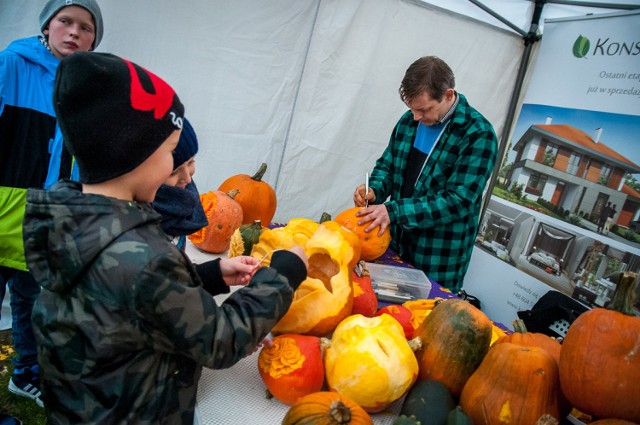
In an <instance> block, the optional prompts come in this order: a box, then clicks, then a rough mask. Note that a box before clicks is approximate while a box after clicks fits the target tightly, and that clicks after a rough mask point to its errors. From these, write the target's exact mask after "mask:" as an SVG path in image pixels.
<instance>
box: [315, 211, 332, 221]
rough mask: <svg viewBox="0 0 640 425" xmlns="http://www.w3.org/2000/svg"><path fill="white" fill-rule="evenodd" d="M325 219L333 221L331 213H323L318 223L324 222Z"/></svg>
mask: <svg viewBox="0 0 640 425" xmlns="http://www.w3.org/2000/svg"><path fill="white" fill-rule="evenodd" d="M325 221H331V214H329V213H328V212H323V213H322V215H321V216H320V221H319V222H318V223H320V224H322V223H324V222H325Z"/></svg>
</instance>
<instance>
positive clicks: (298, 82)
mask: <svg viewBox="0 0 640 425" xmlns="http://www.w3.org/2000/svg"><path fill="white" fill-rule="evenodd" d="M485 3H486V5H487V6H488V8H490V9H491V10H493V11H495V12H496V13H497V14H500V15H501V16H504V17H505V18H504V19H505V20H506V21H508V22H510V23H512V24H514V25H515V26H517V27H518V28H521V29H522V32H520V31H515V30H514V29H513V28H511V27H510V26H509V25H505V23H504V22H503V21H501V20H499V19H497V18H495V17H493V16H492V15H490V14H489V13H487V12H486V11H484V10H483V9H482V8H480V7H478V6H477V5H475V4H473V3H472V2H467V1H462V0H446V1H439V2H438V6H437V7H436V6H432V5H430V4H428V3H425V2H422V1H417V0H414V1H411V0H375V1H373V0H296V1H292V0H271V1H269V2H264V1H260V0H236V1H233V2H229V1H225V0H188V1H185V2H179V3H176V2H165V1H163V0H136V1H130V0H108V1H105V0H103V1H101V2H100V4H101V8H102V12H103V16H104V22H105V33H104V38H103V40H102V44H101V45H100V46H99V48H98V51H102V52H112V53H114V54H117V55H120V56H123V57H126V58H128V59H130V60H133V61H134V62H136V63H138V64H140V65H142V66H144V67H146V68H148V69H150V70H152V71H153V72H155V73H156V74H158V75H159V76H161V77H162V78H164V79H165V80H167V81H168V82H169V83H170V84H171V85H172V86H173V87H174V88H175V89H176V91H177V92H178V94H179V96H180V98H181V100H182V101H183V103H184V104H185V106H186V115H187V117H188V118H189V120H190V121H191V122H192V123H193V125H194V127H195V130H196V133H197V135H198V139H199V142H200V152H199V153H198V156H197V161H196V163H197V172H196V175H195V181H196V183H197V185H198V187H199V189H200V191H201V192H206V191H209V190H216V189H217V188H218V186H219V184H220V183H221V182H222V181H223V180H225V179H226V178H227V177H229V176H231V175H234V174H253V173H254V172H255V171H257V169H258V167H259V165H260V164H261V163H262V162H266V163H267V164H268V167H269V168H268V170H267V173H266V174H265V176H264V180H265V181H266V182H268V183H269V184H271V185H272V186H273V187H274V188H275V189H276V194H277V198H278V209H277V211H276V216H275V220H276V221H279V222H286V221H287V220H289V219H290V218H292V217H308V218H319V217H320V215H321V213H322V212H325V211H326V212H329V213H330V214H332V215H335V214H337V213H338V212H339V211H341V210H342V209H345V208H347V207H349V206H352V193H353V190H354V188H355V187H356V186H357V185H358V184H360V183H363V182H364V176H365V173H366V172H368V171H370V170H371V168H372V167H373V165H374V163H375V160H376V159H377V158H378V157H379V156H380V154H381V153H382V151H383V149H384V148H385V146H386V144H387V142H388V138H389V135H390V133H391V130H392V128H393V126H394V124H395V122H396V121H397V119H398V118H399V117H400V115H401V114H402V113H403V112H404V111H405V110H406V107H405V105H404V104H403V103H402V102H401V101H400V99H399V97H398V94H397V88H398V85H399V83H400V80H401V79H402V76H403V75H404V71H405V69H406V68H407V67H408V65H409V64H410V63H411V62H413V61H414V60H415V59H417V58H418V57H420V56H424V55H437V56H440V57H441V58H443V59H444V60H445V61H446V62H447V63H448V64H449V65H450V66H451V67H452V69H453V70H454V72H455V74H456V83H457V84H456V86H457V87H456V88H457V89H458V90H459V91H460V92H461V93H463V94H465V95H466V96H467V98H468V100H469V101H470V103H471V104H472V105H474V106H475V107H476V108H477V109H478V110H480V111H481V112H482V113H483V114H485V115H486V116H487V118H488V119H489V120H490V121H491V122H492V123H493V124H494V127H495V128H496V132H497V133H498V135H500V134H502V132H503V130H504V127H505V123H506V124H507V125H509V124H510V122H507V121H509V120H508V115H509V110H510V109H512V108H511V105H510V101H511V98H512V95H513V93H514V88H515V87H516V85H518V84H520V82H519V81H518V75H519V74H518V72H519V69H520V63H521V61H522V57H523V52H524V51H525V46H524V43H523V40H522V33H526V32H528V31H529V27H530V21H531V16H532V14H533V8H534V3H533V2H530V1H526V0H519V1H515V0H493V1H490V2H489V1H486V2H485ZM618 3H626V2H623V1H620V2H618ZM43 4H44V0H40V1H36V0H27V1H20V2H17V1H8V0H4V1H0V28H2V30H1V32H0V48H1V49H3V48H4V47H6V45H8V44H9V43H10V42H11V41H12V40H13V39H15V38H19V37H23V36H29V35H34V34H37V33H38V32H39V29H38V23H37V16H38V14H39V12H40V10H41V8H42V6H43ZM547 6H548V7H546V8H545V9H544V12H543V18H544V17H546V18H548V17H558V16H576V15H580V14H584V13H594V10H596V9H595V8H583V7H575V6H567V5H551V4H549V5H547ZM552 6H553V7H552ZM568 9H571V10H568ZM585 11H586V12H585ZM598 11H599V12H611V11H614V10H603V9H597V10H596V12H598ZM520 75H522V71H520ZM114 125H115V124H114Z"/></svg>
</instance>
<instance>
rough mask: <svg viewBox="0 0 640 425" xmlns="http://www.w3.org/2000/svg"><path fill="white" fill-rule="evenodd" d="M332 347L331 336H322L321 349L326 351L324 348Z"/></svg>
mask: <svg viewBox="0 0 640 425" xmlns="http://www.w3.org/2000/svg"><path fill="white" fill-rule="evenodd" d="M329 347H331V340H330V339H329V338H324V337H323V338H320V351H321V352H323V353H324V350H326V349H327V348H329Z"/></svg>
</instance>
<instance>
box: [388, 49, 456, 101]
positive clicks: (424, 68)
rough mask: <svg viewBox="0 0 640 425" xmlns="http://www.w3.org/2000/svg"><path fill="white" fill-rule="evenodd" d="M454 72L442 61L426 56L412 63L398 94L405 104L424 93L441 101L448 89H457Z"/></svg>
mask: <svg viewBox="0 0 640 425" xmlns="http://www.w3.org/2000/svg"><path fill="white" fill-rule="evenodd" d="M455 83H456V79H455V77H454V76H453V71H452V70H451V68H449V65H447V64H446V63H445V62H444V61H443V60H442V59H440V58H438V57H436V56H424V57H421V58H420V59H418V60H416V61H415V62H414V63H412V64H411V65H410V66H409V68H407V71H406V72H405V74H404V78H403V79H402V83H400V88H399V89H398V93H400V99H402V101H403V102H404V103H408V102H411V101H412V100H413V99H415V98H416V97H417V96H420V95H421V94H423V93H424V92H427V93H429V96H430V97H431V98H432V99H433V100H436V101H441V100H442V97H443V96H444V94H445V92H446V91H447V90H448V89H452V88H454V87H455Z"/></svg>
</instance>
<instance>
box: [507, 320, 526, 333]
mask: <svg viewBox="0 0 640 425" xmlns="http://www.w3.org/2000/svg"><path fill="white" fill-rule="evenodd" d="M511 323H513V330H514V332H517V333H521V334H526V333H527V325H525V324H524V321H523V320H522V319H514V320H513V322H511Z"/></svg>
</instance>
